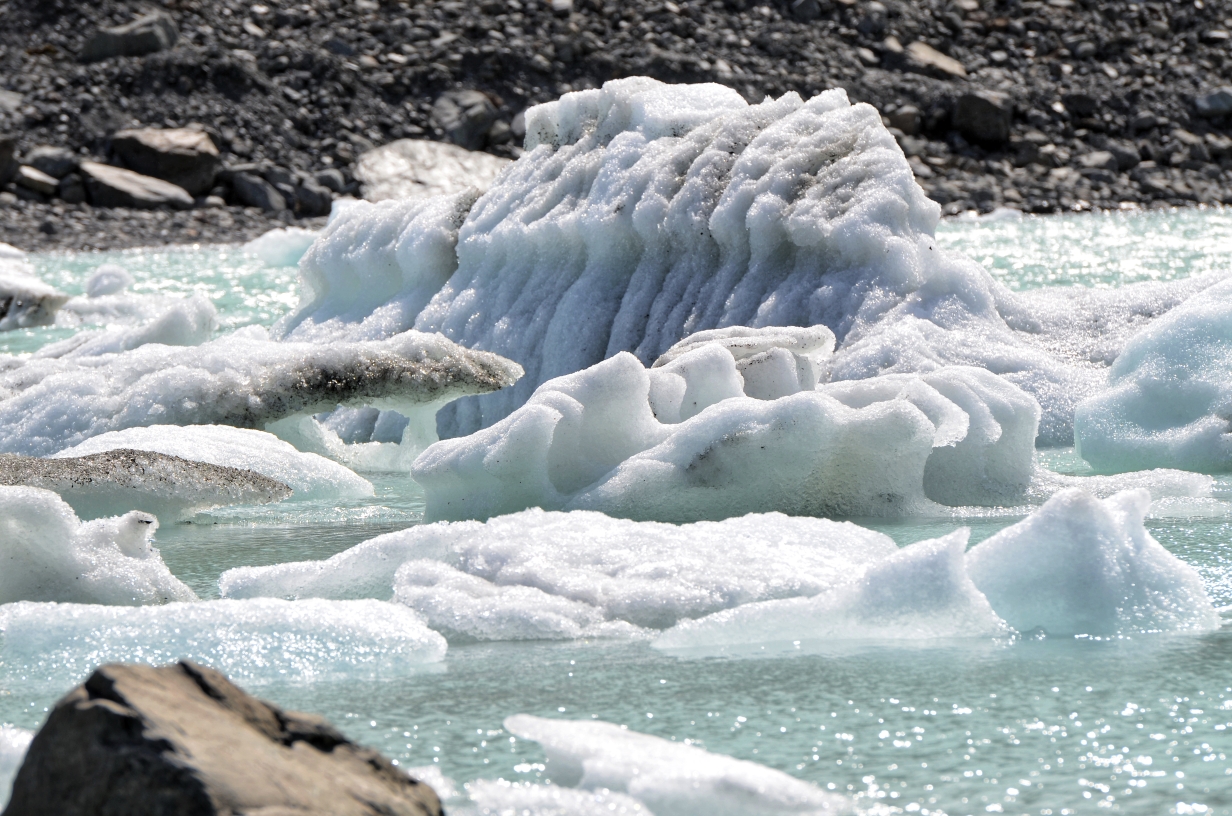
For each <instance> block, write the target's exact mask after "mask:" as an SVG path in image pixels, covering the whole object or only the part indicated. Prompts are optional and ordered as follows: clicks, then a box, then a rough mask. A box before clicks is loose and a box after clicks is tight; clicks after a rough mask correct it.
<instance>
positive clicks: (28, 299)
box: [0, 244, 69, 331]
mask: <svg viewBox="0 0 1232 816" xmlns="http://www.w3.org/2000/svg"><path fill="white" fill-rule="evenodd" d="M68 297H69V296H68V295H65V294H62V293H60V292H57V291H56V290H55V288H54V287H51V286H48V285H47V284H46V283H43V281H41V280H39V278H38V276H37V275H35V274H34V267H32V266H31V265H30V264H29V263H28V262H27V261H26V256H25V253H23V252H21V251H19V250H17V249H14V248H13V247H11V246H9V245H8V244H0V331H10V330H12V329H26V328H30V327H32V326H46V325H48V324H50V323H52V322H54V321H55V319H56V312H58V311H59V310H60V307H61V306H63V305H64V304H65V303H66V302H67V301H68Z"/></svg>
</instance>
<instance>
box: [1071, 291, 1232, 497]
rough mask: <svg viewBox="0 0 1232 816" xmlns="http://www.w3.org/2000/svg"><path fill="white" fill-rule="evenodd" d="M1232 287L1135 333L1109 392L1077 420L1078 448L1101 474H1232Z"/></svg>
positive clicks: (1111, 376) (1085, 406) (1087, 403)
mask: <svg viewBox="0 0 1232 816" xmlns="http://www.w3.org/2000/svg"><path fill="white" fill-rule="evenodd" d="M1230 428H1232V281H1228V282H1225V283H1220V284H1218V285H1216V286H1213V287H1211V288H1209V289H1207V290H1205V291H1204V292H1203V293H1202V294H1201V296H1194V297H1191V298H1190V299H1189V300H1187V301H1185V302H1184V303H1182V304H1181V305H1179V306H1177V307H1176V308H1174V309H1172V310H1171V311H1169V312H1168V313H1167V314H1165V315H1164V316H1163V317H1160V318H1159V319H1157V320H1156V321H1154V322H1153V323H1151V324H1150V325H1148V326H1147V327H1146V328H1145V329H1142V330H1141V331H1140V332H1139V333H1137V334H1135V335H1134V336H1133V337H1132V338H1131V339H1130V340H1129V342H1128V343H1126V345H1125V347H1124V350H1122V351H1121V353H1120V354H1119V355H1118V356H1117V358H1116V362H1115V363H1113V365H1112V368H1111V369H1110V370H1109V372H1108V384H1107V387H1106V388H1105V389H1104V390H1102V391H1100V392H1099V393H1097V394H1095V395H1093V396H1091V397H1088V398H1087V399H1086V400H1084V401H1083V402H1082V403H1080V404H1079V405H1078V407H1077V411H1076V413H1075V416H1074V434H1075V446H1076V447H1077V449H1078V452H1079V454H1080V455H1081V456H1082V458H1084V459H1086V460H1087V461H1088V462H1090V463H1091V466H1092V467H1093V468H1095V469H1096V470H1097V471H1100V472H1104V473H1119V472H1122V471H1127V470H1142V469H1144V468H1154V467H1169V468H1181V469H1184V470H1192V471H1199V472H1202V473H1226V472H1228V471H1232V436H1229V430H1230Z"/></svg>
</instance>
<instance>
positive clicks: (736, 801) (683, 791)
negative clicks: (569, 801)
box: [505, 714, 852, 816]
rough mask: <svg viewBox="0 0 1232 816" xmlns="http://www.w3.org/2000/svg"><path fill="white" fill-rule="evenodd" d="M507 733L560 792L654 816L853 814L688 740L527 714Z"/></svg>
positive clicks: (816, 791) (508, 724) (842, 804)
mask: <svg viewBox="0 0 1232 816" xmlns="http://www.w3.org/2000/svg"><path fill="white" fill-rule="evenodd" d="M505 730H506V731H508V732H509V733H511V734H513V735H514V736H516V737H518V738H520V739H528V740H533V741H535V742H537V743H539V744H540V745H541V746H542V747H543V750H544V753H546V754H547V759H548V761H547V767H548V773H549V774H550V775H551V778H552V781H553V782H554V783H556V784H557V785H560V786H564V787H569V788H581V789H583V790H591V791H603V790H606V791H611V792H614V793H620V794H626V795H628V796H631V797H633V798H634V799H636V800H638V801H639V802H641V803H642V804H644V805H645V806H646V807H647V808H648V809H649V810H650V812H652V813H654V814H655V815H656V816H702V815H703V814H705V815H706V816H787V814H809V816H821V814H830V813H850V812H851V811H852V807H851V802H850V801H849V800H848V799H847V798H846V797H842V796H838V795H837V794H833V793H827V792H826V791H824V790H822V789H821V788H819V787H817V786H816V785H812V784H810V783H808V782H804V781H802V780H800V779H796V778H795V777H794V776H790V775H788V774H785V773H783V772H782V771H776V770H774V769H773V768H768V767H766V766H764V765H758V764H757V763H755V762H748V761H745V760H740V759H733V758H732V757H728V756H723V755H721V754H712V753H710V752H709V751H704V750H702V749H701V748H698V747H697V746H695V745H691V744H688V741H687V740H686V741H685V742H673V741H669V740H665V739H661V738H659V737H654V736H651V735H649V734H640V733H638V732H636V731H631V730H629V729H627V728H625V727H622V726H619V725H615V724H613V723H607V722H602V721H597V720H554V719H547V718H544V717H533V716H531V715H529V714H517V715H514V716H512V717H509V718H508V719H506V720H505ZM612 804H614V805H619V804H625V803H622V802H619V801H617V802H613V803H612ZM626 806H627V805H626ZM633 812H636V811H633Z"/></svg>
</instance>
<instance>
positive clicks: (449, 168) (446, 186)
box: [355, 139, 509, 201]
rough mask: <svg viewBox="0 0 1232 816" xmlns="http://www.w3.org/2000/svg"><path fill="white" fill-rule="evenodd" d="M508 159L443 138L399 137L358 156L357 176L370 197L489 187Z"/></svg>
mask: <svg viewBox="0 0 1232 816" xmlns="http://www.w3.org/2000/svg"><path fill="white" fill-rule="evenodd" d="M508 165H509V160H508V159H502V158H499V157H497V156H492V155H490V154H488V153H479V152H472V151H469V150H464V149H462V148H460V147H457V146H456V145H451V144H445V143H443V142H429V141H425V140H421V139H399V140H398V141H396V142H390V143H389V144H387V145H383V146H382V147H378V148H376V149H375V150H369V151H368V152H367V153H364V154H363V155H361V156H360V157H359V161H358V162H357V163H356V167H355V178H357V179H358V180H359V181H360V184H361V185H362V186H361V188H360V189H361V192H362V194H363V197H364V198H366V199H367V200H369V201H384V200H386V199H391V198H427V197H428V196H434V195H448V194H452V193H460V192H462V191H463V190H465V189H467V188H468V187H473V188H475V189H476V190H478V191H479V192H480V193H482V192H484V191H486V190H487V189H488V187H490V186H491V185H492V182H493V181H494V180H495V179H496V176H497V174H499V173H500V172H501V171H502V170H504V169H505V167H507V166H508Z"/></svg>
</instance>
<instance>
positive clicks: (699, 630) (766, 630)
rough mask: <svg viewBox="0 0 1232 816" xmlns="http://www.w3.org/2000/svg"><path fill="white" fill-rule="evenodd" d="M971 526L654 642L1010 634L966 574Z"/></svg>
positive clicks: (710, 647)
mask: <svg viewBox="0 0 1232 816" xmlns="http://www.w3.org/2000/svg"><path fill="white" fill-rule="evenodd" d="M967 536H968V530H967V529H966V528H963V529H960V530H957V531H955V532H953V533H950V534H949V535H947V536H944V537H942V538H937V539H932V540H929V541H921V542H919V543H916V544H912V545H910V546H907V547H904V548H903V549H901V550H899V551H898V552H895V553H894V554H892V555H890V556H889V557H887V558H885V559H883V560H881V561H877V562H875V563H873V564H871V565H869V566H868V567H866V568H865V569H864V571H863V574H862V575H860V576H859V577H858V578H857V579H856V580H854V581H852V582H850V583H847V584H843V585H841V586H838V587H835V588H834V589H830V590H828V591H826V592H823V593H821V594H819V595H816V596H814V597H811V598H790V599H787V600H779V601H767V602H764V603H755V604H748V605H746V606H740V607H736V608H735V609H729V610H726V611H723V612H718V613H716V614H714V615H710V616H709V617H705V618H702V619H700V620H695V621H685V622H682V623H680V624H678V625H677V626H676V627H675V628H673V629H671V630H669V631H667V632H665V633H664V634H663V635H661V636H660V637H659V638H658V639H657V640H656V641H655V643H654V645H655V646H656V647H657V648H660V649H666V650H672V651H692V650H702V651H706V652H710V651H723V650H725V649H729V648H738V647H740V646H742V645H745V644H791V643H796V644H798V643H805V642H808V641H834V640H850V639H860V640H865V639H871V640H882V639H884V640H908V641H928V640H935V639H938V638H944V639H949V638H965V637H1005V636H1008V635H1011V634H1013V630H1012V629H1011V628H1010V627H1009V626H1008V625H1007V624H1006V623H1005V621H1004V620H1002V619H1001V618H1000V617H999V616H998V615H997V613H996V612H995V611H994V610H993V607H992V606H991V605H990V604H989V602H988V599H987V598H986V597H985V596H984V595H983V594H981V593H980V591H979V589H977V588H976V585H975V584H974V583H972V580H971V578H970V576H969V575H968V574H967V569H966V564H965V560H964V556H963V552H964V550H965V549H966V546H967Z"/></svg>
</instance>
